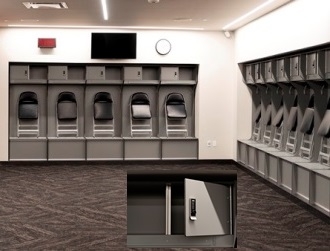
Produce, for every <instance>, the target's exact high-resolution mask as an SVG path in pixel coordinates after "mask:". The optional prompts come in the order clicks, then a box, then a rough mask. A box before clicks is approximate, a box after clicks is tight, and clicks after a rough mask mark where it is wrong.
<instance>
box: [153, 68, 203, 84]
mask: <svg viewBox="0 0 330 251" xmlns="http://www.w3.org/2000/svg"><path fill="white" fill-rule="evenodd" d="M197 71H198V69H197V66H195V65H194V66H189V65H187V66H163V67H161V68H160V80H161V84H167V85H196V84H197Z"/></svg>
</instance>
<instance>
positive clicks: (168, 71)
mask: <svg viewBox="0 0 330 251" xmlns="http://www.w3.org/2000/svg"><path fill="white" fill-rule="evenodd" d="M160 78H161V80H162V81H163V80H169V81H177V80H179V67H161V72H160Z"/></svg>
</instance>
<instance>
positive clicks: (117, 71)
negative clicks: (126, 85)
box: [86, 65, 123, 85]
mask: <svg viewBox="0 0 330 251" xmlns="http://www.w3.org/2000/svg"><path fill="white" fill-rule="evenodd" d="M122 75H123V74H122V67H120V66H92V65H89V66H86V84H107V85H121V84H123V76H122Z"/></svg>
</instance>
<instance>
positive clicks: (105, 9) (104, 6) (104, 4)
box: [101, 0, 109, 20]
mask: <svg viewBox="0 0 330 251" xmlns="http://www.w3.org/2000/svg"><path fill="white" fill-rule="evenodd" d="M101 5H102V12H103V19H104V20H108V18H109V17H108V7H107V1H106V0H101Z"/></svg>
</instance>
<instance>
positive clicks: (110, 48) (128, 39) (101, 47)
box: [91, 33, 136, 59]
mask: <svg viewBox="0 0 330 251" xmlns="http://www.w3.org/2000/svg"><path fill="white" fill-rule="evenodd" d="M91 57H92V58H94V59H97V58H98V59H102V58H103V59H105V58H108V59H132V58H136V33H92V53H91Z"/></svg>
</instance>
